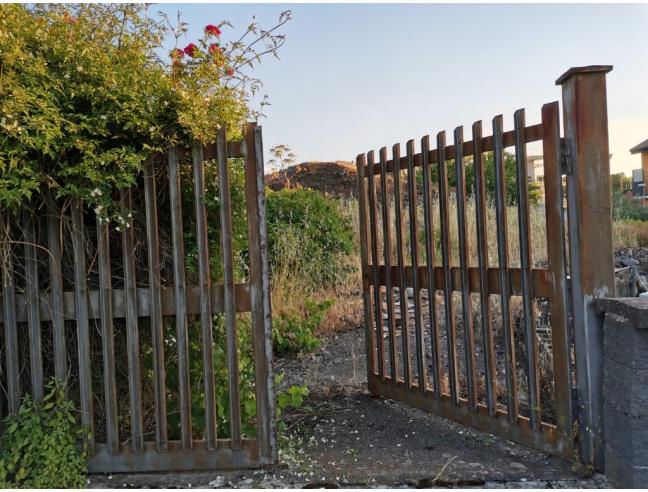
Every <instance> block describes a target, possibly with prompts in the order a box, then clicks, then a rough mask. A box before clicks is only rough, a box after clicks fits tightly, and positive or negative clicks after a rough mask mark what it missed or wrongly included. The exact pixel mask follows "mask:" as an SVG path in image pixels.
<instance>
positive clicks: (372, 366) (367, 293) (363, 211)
mask: <svg viewBox="0 0 648 492" xmlns="http://www.w3.org/2000/svg"><path fill="white" fill-rule="evenodd" d="M366 166H367V157H366V155H365V154H359V155H358V156H357V157H356V169H357V178H358V213H359V214H360V263H361V267H362V300H363V305H364V325H365V349H366V359H367V381H369V379H370V378H371V376H373V375H374V374H375V372H376V358H375V356H374V346H375V340H374V319H373V306H372V304H371V276H370V272H369V270H370V267H369V248H370V245H369V243H368V241H369V239H368V238H369V232H368V222H369V219H368V217H367V188H366V184H365V173H366Z"/></svg>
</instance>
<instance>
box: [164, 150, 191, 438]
mask: <svg viewBox="0 0 648 492" xmlns="http://www.w3.org/2000/svg"><path fill="white" fill-rule="evenodd" d="M167 159H168V164H169V202H170V206H171V237H172V240H173V279H174V282H173V284H174V285H173V288H174V296H175V312H176V338H177V348H178V379H179V393H180V399H179V400H180V439H181V441H182V449H183V450H189V449H191V448H192V446H193V443H192V435H191V388H190V381H189V334H188V333H187V285H186V281H185V268H184V231H183V227H182V202H181V197H180V166H179V164H178V149H176V148H175V147H173V148H171V149H170V150H169V152H168V156H167Z"/></svg>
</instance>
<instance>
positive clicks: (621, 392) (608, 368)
mask: <svg viewBox="0 0 648 492" xmlns="http://www.w3.org/2000/svg"><path fill="white" fill-rule="evenodd" d="M603 401H604V402H605V404H608V405H614V406H615V407H617V408H619V409H620V410H621V411H622V412H624V413H626V414H628V415H631V416H635V417H646V418H648V369H631V368H630V367H627V366H625V365H623V364H620V363H618V362H617V361H615V360H612V359H609V358H607V357H606V358H605V360H604V368H603Z"/></svg>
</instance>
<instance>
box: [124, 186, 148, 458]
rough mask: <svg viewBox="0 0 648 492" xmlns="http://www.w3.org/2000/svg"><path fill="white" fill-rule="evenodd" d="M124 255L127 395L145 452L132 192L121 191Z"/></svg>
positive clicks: (134, 440) (135, 439) (134, 443)
mask: <svg viewBox="0 0 648 492" xmlns="http://www.w3.org/2000/svg"><path fill="white" fill-rule="evenodd" d="M120 195H121V210H122V216H123V217H124V219H125V223H123V225H122V255H123V259H124V294H125V298H126V345H127V361H128V393H129V397H130V424H131V449H132V450H133V452H134V453H139V452H141V451H142V450H143V449H144V430H143V424H142V382H141V378H140V362H139V325H138V322H137V282H136V278H135V275H136V274H135V241H134V238H133V227H132V223H133V219H132V213H131V209H132V208H133V205H132V200H131V190H130V189H128V190H121V191H120Z"/></svg>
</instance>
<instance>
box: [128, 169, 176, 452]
mask: <svg viewBox="0 0 648 492" xmlns="http://www.w3.org/2000/svg"><path fill="white" fill-rule="evenodd" d="M143 180H144V206H145V218H146V252H147V257H148V258H147V260H148V280H149V292H148V294H149V295H147V296H143V295H142V294H143V293H142V292H141V291H140V292H138V296H137V298H138V299H142V300H143V299H144V298H145V297H146V299H148V303H147V306H148V308H149V314H148V317H149V318H150V324H151V341H152V345H153V377H154V379H155V384H154V386H153V399H154V406H155V442H156V446H157V447H156V449H157V450H158V451H160V452H161V451H165V450H166V449H167V440H168V437H167V415H166V370H165V367H164V320H163V318H162V292H161V288H160V284H161V279H160V240H159V236H158V235H159V232H158V215H157V205H156V189H155V167H154V165H153V160H152V159H148V160H147V162H146V164H145V166H144V176H143ZM167 305H168V306H175V303H173V302H169V303H167ZM138 315H139V316H142V315H141V314H139V309H138Z"/></svg>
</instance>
